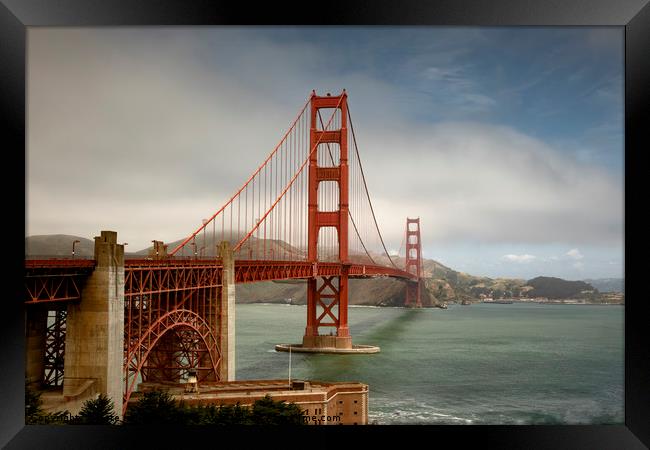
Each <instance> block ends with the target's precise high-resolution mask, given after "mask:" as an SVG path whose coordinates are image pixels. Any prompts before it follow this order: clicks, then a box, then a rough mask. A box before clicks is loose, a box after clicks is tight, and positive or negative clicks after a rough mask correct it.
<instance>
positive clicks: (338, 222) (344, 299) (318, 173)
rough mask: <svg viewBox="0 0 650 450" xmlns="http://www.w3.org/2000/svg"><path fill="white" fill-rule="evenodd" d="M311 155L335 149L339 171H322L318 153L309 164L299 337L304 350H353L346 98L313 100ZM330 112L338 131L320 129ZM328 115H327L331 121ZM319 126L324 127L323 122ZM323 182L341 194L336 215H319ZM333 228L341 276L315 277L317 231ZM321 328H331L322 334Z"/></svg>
mask: <svg viewBox="0 0 650 450" xmlns="http://www.w3.org/2000/svg"><path fill="white" fill-rule="evenodd" d="M310 103H311V120H310V132H309V136H310V139H309V141H310V150H311V149H314V146H320V145H330V144H334V145H335V146H338V148H339V164H338V165H337V166H334V167H332V166H320V165H319V163H318V153H319V152H318V149H315V150H314V151H312V152H311V154H310V158H309V175H308V177H309V185H308V186H309V193H308V214H309V215H308V219H307V226H308V232H307V259H308V260H309V261H310V262H311V263H313V264H314V273H313V276H312V277H311V278H309V279H308V281H307V326H306V328H305V335H304V337H303V345H302V346H303V347H305V348H325V347H335V348H340V349H351V348H352V337H351V336H350V331H349V328H348V270H349V261H348V207H349V204H348V181H349V174H348V172H349V167H348V125H347V124H348V104H347V93H346V92H345V90H343V93H342V94H341V95H339V96H332V95H330V94H327V95H326V96H322V97H321V96H317V95H316V93H315V92H313V93H312V96H311V101H310ZM323 108H325V109H332V110H336V109H338V110H339V111H335V113H340V116H339V119H340V120H339V121H338V122H337V123H339V124H340V128H339V129H329V128H328V129H327V130H324V129H323V127H320V128H319V126H318V121H317V117H318V111H319V110H320V109H323ZM329 115H330V114H327V116H329ZM321 123H322V122H321ZM323 181H334V182H336V183H337V184H338V188H339V204H338V210H337V211H321V210H320V209H319V203H318V188H319V185H320V183H321V182H323ZM325 227H333V228H335V229H336V231H337V235H338V259H339V261H340V262H341V263H342V264H343V268H342V271H341V275H340V276H319V274H318V273H317V271H316V262H317V261H318V260H319V258H318V235H319V232H320V230H321V228H325ZM321 328H330V330H331V329H332V328H334V329H335V330H336V332H335V333H334V331H333V330H331V331H330V332H329V333H328V332H325V334H321V330H320V329H321Z"/></svg>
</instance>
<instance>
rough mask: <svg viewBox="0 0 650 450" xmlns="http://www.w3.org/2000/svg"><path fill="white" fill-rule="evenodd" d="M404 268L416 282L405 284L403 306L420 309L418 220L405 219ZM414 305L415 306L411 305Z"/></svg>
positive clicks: (420, 248)
mask: <svg viewBox="0 0 650 450" xmlns="http://www.w3.org/2000/svg"><path fill="white" fill-rule="evenodd" d="M405 264H406V268H405V270H406V271H407V272H409V273H412V274H413V275H417V277H418V280H417V282H407V283H406V300H405V302H404V306H415V307H416V308H421V307H422V300H421V290H422V287H421V284H422V281H421V280H422V278H421V277H422V245H421V241H420V218H419V217H418V218H417V219H409V218H408V217H407V218H406V263H405ZM413 303H415V305H413Z"/></svg>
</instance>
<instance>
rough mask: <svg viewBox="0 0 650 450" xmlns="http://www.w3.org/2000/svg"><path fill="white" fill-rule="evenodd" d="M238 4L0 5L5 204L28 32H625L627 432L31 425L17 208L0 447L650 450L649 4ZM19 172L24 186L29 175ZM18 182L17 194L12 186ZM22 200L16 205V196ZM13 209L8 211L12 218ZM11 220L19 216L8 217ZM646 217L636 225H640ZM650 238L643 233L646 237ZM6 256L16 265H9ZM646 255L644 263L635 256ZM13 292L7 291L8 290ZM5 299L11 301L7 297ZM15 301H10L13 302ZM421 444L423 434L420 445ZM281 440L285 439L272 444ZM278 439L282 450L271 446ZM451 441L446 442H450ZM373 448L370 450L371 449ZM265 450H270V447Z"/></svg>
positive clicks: (21, 127) (21, 119)
mask: <svg viewBox="0 0 650 450" xmlns="http://www.w3.org/2000/svg"><path fill="white" fill-rule="evenodd" d="M321 5H322V7H323V8H324V9H323V11H322V12H316V10H315V9H311V8H310V5H309V4H304V3H303V4H295V5H294V4H283V5H279V4H277V3H275V2H265V3H262V2H260V3H254V4H247V3H243V2H242V3H237V2H225V1H208V0H191V1H190V0H173V1H172V0H166V1H162V0H138V1H127V0H111V1H108V0H103V1H102V0H57V1H54V0H0V62H1V63H0V98H1V100H0V105H1V107H0V111H2V113H3V114H2V118H3V120H2V129H3V130H4V133H3V140H4V141H6V142H7V144H6V146H4V148H5V152H4V153H5V155H10V156H11V157H12V158H11V162H7V163H6V165H5V171H4V172H5V177H3V187H4V192H5V193H10V194H11V195H9V196H5V199H10V197H14V195H15V193H16V192H20V187H21V186H22V188H23V200H24V198H25V197H24V188H25V181H26V180H25V179H24V174H25V171H24V170H22V171H21V170H20V166H21V164H22V166H23V168H24V167H25V144H26V139H25V131H26V122H25V119H26V109H25V99H26V97H25V95H26V92H25V75H26V66H25V59H26V58H25V56H26V54H25V50H26V29H27V27H30V26H119V25H126V26H132V25H329V24H334V25H339V24H340V25H447V26H621V27H624V28H625V192H626V198H625V290H626V305H625V425H620V426H571V425H566V426H392V427H382V426H375V427H303V428H309V430H304V429H300V430H290V431H289V430H278V429H258V430H255V431H254V433H252V432H251V431H252V430H251V429H250V428H245V429H236V428H230V429H227V430H225V429H223V430H222V429H217V430H215V429H207V428H193V429H188V428H184V427H179V428H173V427H171V428H170V427H165V428H162V427H150V428H133V427H95V426H62V427H61V426H60V427H56V426H25V425H24V395H23V394H24V314H23V304H22V300H21V299H22V295H23V294H22V293H23V281H22V280H23V261H24V260H23V256H24V248H22V246H23V244H22V239H21V233H24V231H25V220H24V219H25V205H24V201H23V202H22V205H21V199H20V198H17V199H16V200H17V201H16V202H15V205H16V206H14V207H12V209H10V210H8V212H7V213H6V214H7V216H6V218H5V225H7V224H8V225H9V226H10V228H9V235H8V236H7V239H6V241H5V242H6V244H5V245H6V247H5V261H4V263H3V265H4V274H5V281H6V282H5V292H6V293H7V295H6V297H5V305H7V304H9V308H8V310H6V309H5V311H4V312H5V314H3V320H2V324H3V326H2V327H1V329H2V340H1V343H0V345H1V346H2V349H3V352H2V355H3V360H2V362H1V363H0V389H1V391H0V392H1V394H0V399H1V401H2V406H1V407H0V430H1V433H0V445H3V446H5V445H6V448H68V449H69V448H84V449H86V448H132V447H133V448H135V447H145V448H146V447H152V446H154V445H155V446H157V447H164V448H167V447H177V448H187V447H188V446H194V445H199V444H198V443H197V440H202V441H203V442H206V443H211V445H218V444H225V443H226V441H224V439H230V438H237V439H238V440H240V442H242V445H244V446H246V447H248V446H252V445H257V444H255V441H253V438H254V435H255V434H257V436H262V435H260V434H258V433H263V435H264V436H265V437H266V436H267V435H270V436H271V438H270V439H271V440H269V441H268V442H269V443H270V444H275V443H276V442H277V444H278V445H282V446H285V445H286V446H292V447H294V446H300V447H303V446H304V447H308V448H309V447H314V446H316V447H332V446H338V445H345V443H346V441H347V440H350V439H353V438H354V439H355V440H358V439H362V440H364V439H368V440H371V441H375V442H372V444H374V443H381V442H384V439H385V438H387V437H389V434H390V437H397V438H399V439H400V441H402V442H404V443H405V444H406V445H408V444H409V443H410V445H419V444H418V441H416V440H415V439H416V438H418V439H420V438H422V439H425V442H427V444H428V445H429V446H437V447H439V446H441V445H444V446H447V445H454V446H457V445H459V444H460V445H464V444H468V443H470V444H474V445H480V446H481V447H486V448H501V449H506V448H526V449H537V448H540V449H541V448H553V449H558V448H572V449H574V448H578V449H579V448H585V449H609V448H612V449H623V448H625V449H636V448H646V447H648V446H650V372H649V365H650V351H649V348H650V345H649V344H650V342H649V340H648V331H647V330H648V328H647V327H646V324H647V323H648V320H647V319H646V317H647V316H646V312H647V307H646V303H648V302H650V299H648V300H647V299H646V298H644V297H643V293H642V288H641V286H640V284H641V283H640V281H639V280H640V279H641V276H642V275H641V273H640V270H641V268H640V266H639V265H635V263H634V262H635V261H636V260H637V259H640V258H642V257H643V256H644V255H643V254H642V252H643V246H642V245H640V243H641V242H643V238H644V236H642V235H641V234H640V232H639V231H638V230H640V229H643V228H644V227H643V225H642V218H641V217H639V215H640V214H641V212H642V210H643V209H644V202H645V198H644V197H643V194H640V195H635V194H636V192H638V191H637V190H636V188H635V186H634V183H638V181H639V180H640V179H641V175H642V174H646V175H647V173H646V172H642V170H643V169H644V166H643V165H642V164H641V159H640V158H641V155H643V153H644V150H645V151H647V150H648V149H650V145H649V144H650V143H649V142H648V141H649V139H648V131H647V129H648V125H649V124H650V121H649V120H648V110H649V109H650V107H649V106H648V105H650V97H649V95H648V93H649V85H650V57H649V56H648V55H650V6H649V5H648V0H624V1H623V0H618V1H606V0H592V1H587V0H563V1H559V0H552V1H544V2H543V1H539V0H538V1H535V0H493V1H480V0H436V1H423V0H420V1H418V0H407V1H404V0H403V1H386V0H368V1H363V0H353V1H352V0H348V1H345V2H336V3H334V4H331V5H325V3H322V4H318V5H316V6H321ZM21 174H22V176H21ZM16 184H18V187H16ZM15 197H17V195H15ZM5 211H7V209H5ZM9 214H11V216H10V215H9ZM635 218H636V219H638V220H635ZM646 228H647V227H646ZM7 253H9V254H10V255H7ZM637 257H638V258H637ZM7 288H8V289H7ZM7 291H8V292H7ZM7 297H8V298H7ZM416 435H417V436H416ZM275 439H277V441H275ZM274 441H275V442H274ZM443 442H445V444H442V443H443ZM368 444H371V442H368ZM262 445H266V444H262Z"/></svg>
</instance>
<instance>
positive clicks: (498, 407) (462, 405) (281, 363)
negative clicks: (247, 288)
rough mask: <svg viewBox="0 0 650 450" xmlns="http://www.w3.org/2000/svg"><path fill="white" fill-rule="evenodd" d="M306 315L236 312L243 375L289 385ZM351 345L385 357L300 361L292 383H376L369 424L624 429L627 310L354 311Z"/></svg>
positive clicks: (285, 309) (478, 307) (304, 357)
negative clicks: (280, 348)
mask: <svg viewBox="0 0 650 450" xmlns="http://www.w3.org/2000/svg"><path fill="white" fill-rule="evenodd" d="M306 313H307V310H306V307H305V306H297V305H278V304H246V305H237V309H236V352H237V353H236V378H237V379H238V380H250V379H281V378H287V377H288V376H289V354H288V353H284V352H276V351H275V350H274V346H275V345H276V344H280V343H283V344H298V343H300V342H301V341H302V335H303V333H304V327H305V323H306ZM348 315H349V325H350V332H351V334H352V338H353V343H354V344H369V345H376V346H379V347H381V352H380V353H377V354H365V355H364V354H357V355H326V354H304V353H295V352H293V353H292V354H291V377H292V379H305V380H319V381H358V382H362V383H365V384H368V386H369V410H368V412H369V423H375V424H380V425H389V424H428V425H433V424H444V425H451V424H459V425H467V424H484V425H495V424H508V425H510V424H527V425H528V424H599V425H600V424H623V423H624V403H623V398H624V393H623V392H624V391H623V386H624V329H623V324H624V307H623V306H620V305H618V306H617V305H544V304H522V303H513V304H474V305H450V306H449V308H448V309H446V310H442V309H437V308H423V309H407V308H387V307H363V306H351V307H350V308H349V312H348Z"/></svg>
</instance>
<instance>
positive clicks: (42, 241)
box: [25, 234, 95, 258]
mask: <svg viewBox="0 0 650 450" xmlns="http://www.w3.org/2000/svg"><path fill="white" fill-rule="evenodd" d="M75 240H78V241H79V242H77V243H76V244H75V246H74V252H75V256H76V257H78V258H92V257H93V255H94V253H95V241H94V240H92V239H87V238H83V237H80V236H72V235H69V234H45V235H37V236H28V237H26V238H25V256H26V257H32V258H34V257H48V258H52V257H56V256H59V257H71V256H72V243H73V242H74V241H75Z"/></svg>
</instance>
